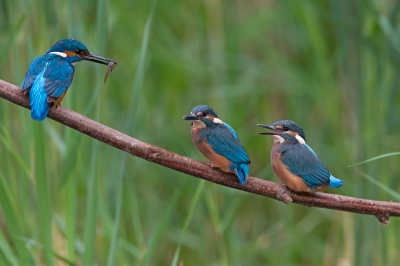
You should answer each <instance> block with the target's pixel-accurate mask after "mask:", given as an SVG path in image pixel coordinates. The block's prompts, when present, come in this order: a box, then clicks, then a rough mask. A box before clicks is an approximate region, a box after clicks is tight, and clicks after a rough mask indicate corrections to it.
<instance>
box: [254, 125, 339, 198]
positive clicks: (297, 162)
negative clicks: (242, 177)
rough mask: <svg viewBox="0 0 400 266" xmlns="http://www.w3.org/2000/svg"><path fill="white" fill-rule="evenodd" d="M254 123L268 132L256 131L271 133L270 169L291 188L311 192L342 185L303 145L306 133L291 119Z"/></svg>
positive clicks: (265, 133)
mask: <svg viewBox="0 0 400 266" xmlns="http://www.w3.org/2000/svg"><path fill="white" fill-rule="evenodd" d="M258 126H260V127H264V128H268V129H270V130H271V131H272V132H261V133H259V134H264V135H272V136H273V138H274V145H273V146H272V150H271V165H272V170H273V171H274V173H275V175H276V176H277V177H278V178H279V179H280V180H281V181H282V182H283V183H285V184H286V185H287V186H288V187H289V188H290V189H291V190H294V191H296V192H311V191H315V190H317V191H318V190H324V189H327V188H328V187H333V188H339V187H341V186H342V185H343V183H344V182H343V181H342V180H340V179H337V178H335V177H334V176H332V175H331V174H330V173H329V171H328V169H326V167H325V166H324V164H323V163H322V162H321V161H320V159H319V158H318V156H317V154H316V153H315V152H314V151H313V150H312V149H311V148H310V146H308V145H307V144H306V135H305V133H304V131H303V129H302V128H301V127H300V126H299V125H297V124H296V123H295V122H293V121H290V120H281V121H277V122H275V123H274V124H273V125H264V124H258Z"/></svg>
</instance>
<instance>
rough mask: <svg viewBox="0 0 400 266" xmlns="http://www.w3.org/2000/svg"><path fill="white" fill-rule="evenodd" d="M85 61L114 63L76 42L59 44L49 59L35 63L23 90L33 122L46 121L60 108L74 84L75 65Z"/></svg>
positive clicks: (26, 77)
mask: <svg viewBox="0 0 400 266" xmlns="http://www.w3.org/2000/svg"><path fill="white" fill-rule="evenodd" d="M81 60H88V61H93V62H97V63H100V64H108V63H109V62H111V60H109V59H106V58H103V57H101V56H98V55H94V54H91V53H90V52H89V51H88V50H87V48H86V46H85V45H84V44H82V43H81V42H79V41H77V40H74V39H61V40H59V41H58V42H57V43H55V44H54V45H53V46H52V47H51V48H50V49H49V50H48V51H47V53H46V54H45V55H42V56H39V57H36V58H35V59H34V60H33V61H32V62H31V64H30V65H29V68H28V71H27V72H26V75H25V79H24V81H23V82H22V85H21V89H22V90H23V91H24V92H25V94H28V95H29V99H30V106H31V117H32V118H33V119H35V120H39V121H40V120H43V119H45V118H46V116H47V113H48V111H49V109H50V106H51V105H54V106H55V107H57V106H58V105H60V103H61V101H62V99H63V97H64V95H65V93H66V92H67V90H68V88H69V86H70V85H71V83H72V79H73V77H74V73H75V64H76V63H77V62H79V61H81ZM114 63H115V62H114ZM115 64H116V63H115Z"/></svg>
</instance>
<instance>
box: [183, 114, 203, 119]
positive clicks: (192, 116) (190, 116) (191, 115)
mask: <svg viewBox="0 0 400 266" xmlns="http://www.w3.org/2000/svg"><path fill="white" fill-rule="evenodd" d="M182 118H183V119H185V120H199V119H198V118H197V116H196V115H195V114H192V113H191V114H189V115H185V116H184V117H182Z"/></svg>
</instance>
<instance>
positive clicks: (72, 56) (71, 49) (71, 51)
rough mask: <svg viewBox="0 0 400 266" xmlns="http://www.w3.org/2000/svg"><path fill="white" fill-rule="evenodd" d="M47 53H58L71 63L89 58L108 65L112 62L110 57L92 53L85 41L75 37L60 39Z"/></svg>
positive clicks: (88, 59)
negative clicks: (82, 41)
mask: <svg viewBox="0 0 400 266" xmlns="http://www.w3.org/2000/svg"><path fill="white" fill-rule="evenodd" d="M47 54H56V55H58V56H61V57H63V58H65V59H67V60H68V61H70V62H71V63H77V62H79V61H82V60H87V61H92V62H96V63H99V64H103V65H108V63H109V62H112V60H110V59H107V58H104V57H101V56H99V55H95V54H92V53H90V52H89V51H88V49H87V48H86V46H85V45H84V44H83V43H81V42H80V41H77V40H75V39H61V40H59V41H58V42H56V43H55V44H54V45H53V46H52V47H51V48H50V49H49V50H48V51H47Z"/></svg>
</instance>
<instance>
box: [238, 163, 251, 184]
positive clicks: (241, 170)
mask: <svg viewBox="0 0 400 266" xmlns="http://www.w3.org/2000/svg"><path fill="white" fill-rule="evenodd" d="M237 166H238V167H237V168H236V175H237V177H238V179H239V182H240V183H241V184H244V185H245V184H246V179H247V177H248V176H249V165H248V164H244V163H242V164H239V165H237Z"/></svg>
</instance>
